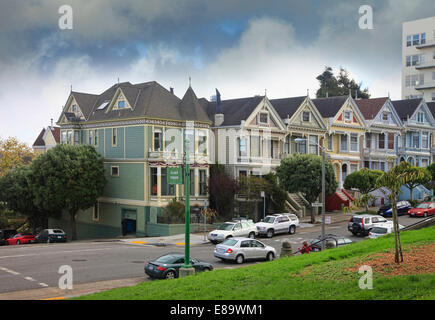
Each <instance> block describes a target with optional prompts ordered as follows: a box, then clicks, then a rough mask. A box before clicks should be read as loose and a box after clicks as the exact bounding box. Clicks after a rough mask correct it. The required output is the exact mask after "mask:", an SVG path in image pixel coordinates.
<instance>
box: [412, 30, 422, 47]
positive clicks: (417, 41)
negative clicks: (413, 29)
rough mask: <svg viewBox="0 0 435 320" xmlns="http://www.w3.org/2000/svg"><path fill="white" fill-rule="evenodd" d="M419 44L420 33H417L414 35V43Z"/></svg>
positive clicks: (414, 44)
mask: <svg viewBox="0 0 435 320" xmlns="http://www.w3.org/2000/svg"><path fill="white" fill-rule="evenodd" d="M419 44H420V34H418V33H417V34H414V35H413V36H412V45H413V46H417V45H419Z"/></svg>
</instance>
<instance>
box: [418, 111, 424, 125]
mask: <svg viewBox="0 0 435 320" xmlns="http://www.w3.org/2000/svg"><path fill="white" fill-rule="evenodd" d="M417 122H420V123H422V122H424V113H423V112H418V113H417Z"/></svg>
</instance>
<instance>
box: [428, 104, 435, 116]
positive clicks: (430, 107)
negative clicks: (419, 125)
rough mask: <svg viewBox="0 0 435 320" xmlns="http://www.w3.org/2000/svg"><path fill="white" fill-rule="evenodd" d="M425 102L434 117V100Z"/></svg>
mask: <svg viewBox="0 0 435 320" xmlns="http://www.w3.org/2000/svg"><path fill="white" fill-rule="evenodd" d="M426 104H427V106H428V107H429V110H430V111H431V112H432V116H433V117H434V119H435V102H426Z"/></svg>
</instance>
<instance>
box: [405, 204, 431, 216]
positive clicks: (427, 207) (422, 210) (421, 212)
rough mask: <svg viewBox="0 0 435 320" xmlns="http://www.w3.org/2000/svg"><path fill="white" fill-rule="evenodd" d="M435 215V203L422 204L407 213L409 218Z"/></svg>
mask: <svg viewBox="0 0 435 320" xmlns="http://www.w3.org/2000/svg"><path fill="white" fill-rule="evenodd" d="M432 214H435V202H422V203H420V204H419V205H418V206H416V207H415V208H412V209H410V210H409V211H408V215H409V216H410V217H415V216H417V217H427V216H430V215H432Z"/></svg>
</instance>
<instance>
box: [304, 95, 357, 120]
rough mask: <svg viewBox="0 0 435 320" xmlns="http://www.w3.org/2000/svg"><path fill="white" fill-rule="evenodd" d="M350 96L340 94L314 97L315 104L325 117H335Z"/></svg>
mask: <svg viewBox="0 0 435 320" xmlns="http://www.w3.org/2000/svg"><path fill="white" fill-rule="evenodd" d="M348 98H349V96H338V97H328V98H318V99H313V100H311V101H313V103H314V105H315V106H316V108H317V110H319V112H320V114H321V115H322V117H323V118H333V117H335V115H336V114H337V113H338V111H340V109H341V107H342V106H343V105H344V103H345V102H346V100H347V99H348Z"/></svg>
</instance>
